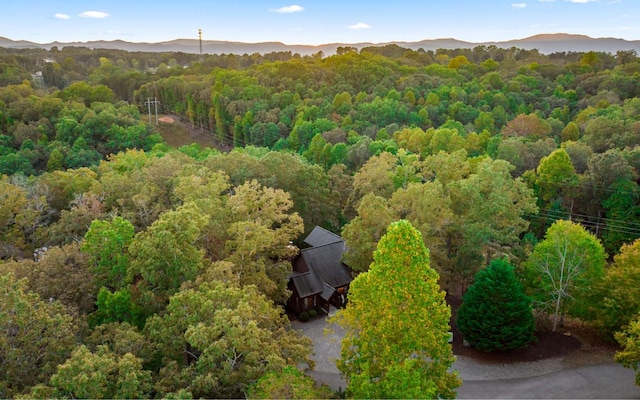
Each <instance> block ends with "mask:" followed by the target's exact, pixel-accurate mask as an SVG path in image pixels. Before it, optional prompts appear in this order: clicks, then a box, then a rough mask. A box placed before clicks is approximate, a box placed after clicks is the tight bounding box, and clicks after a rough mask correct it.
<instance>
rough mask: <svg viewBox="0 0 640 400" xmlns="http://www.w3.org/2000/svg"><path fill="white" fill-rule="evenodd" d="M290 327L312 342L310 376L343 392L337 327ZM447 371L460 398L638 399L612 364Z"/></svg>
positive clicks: (464, 366) (463, 362)
mask: <svg viewBox="0 0 640 400" xmlns="http://www.w3.org/2000/svg"><path fill="white" fill-rule="evenodd" d="M292 326H293V328H295V329H298V330H300V331H301V332H302V333H304V334H305V335H307V336H309V337H310V338H311V339H312V340H313V343H314V353H315V356H314V360H315V361H316V367H315V370H314V371H312V372H311V373H310V375H311V376H312V377H313V378H314V379H316V381H318V382H323V383H326V384H328V385H329V386H331V387H332V388H333V389H334V390H344V388H345V387H346V382H345V381H344V379H342V377H341V376H340V373H339V371H338V369H337V368H336V366H335V360H336V359H337V358H338V357H340V340H341V338H342V335H343V331H342V330H341V329H340V327H337V326H335V325H328V324H327V322H326V320H325V319H317V320H314V321H310V322H307V323H301V322H298V321H294V322H292ZM453 367H454V368H455V369H456V370H458V371H459V372H460V376H461V377H462V381H463V383H462V386H461V387H460V388H458V398H460V399H491V398H493V399H640V387H638V386H635V385H634V383H633V382H634V372H633V371H631V370H629V369H626V368H623V367H622V366H620V365H619V364H616V363H610V364H601V365H589V366H584V367H579V368H573V369H564V367H563V365H562V359H560V358H556V359H551V360H543V361H538V362H535V363H519V364H508V365H486V364H484V365H481V364H478V363H475V362H474V361H473V360H471V359H469V358H459V359H458V360H457V361H456V362H455V364H454V366H453Z"/></svg>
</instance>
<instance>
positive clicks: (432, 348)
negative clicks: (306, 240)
mask: <svg viewBox="0 0 640 400" xmlns="http://www.w3.org/2000/svg"><path fill="white" fill-rule="evenodd" d="M437 281H438V273H437V272H436V271H435V270H433V269H432V268H431V267H430V266H429V251H428V250H427V248H426V247H425V246H424V243H423V241H422V237H421V235H420V232H418V231H417V230H416V229H415V228H414V227H413V226H411V224H410V223H409V222H407V221H405V220H401V221H398V222H394V223H392V224H391V225H390V226H389V228H388V229H387V233H386V234H385V235H384V236H383V237H382V238H381V239H380V242H379V243H378V247H377V249H376V252H375V254H374V262H373V263H372V264H371V267H370V268H369V271H368V272H364V273H362V274H360V275H358V276H357V277H356V278H355V279H354V280H353V282H352V283H351V286H350V290H349V302H348V304H347V307H346V308H345V309H344V310H340V311H339V312H338V314H337V315H336V317H335V321H336V322H338V323H339V324H340V325H342V326H343V327H344V328H345V330H346V331H345V336H344V339H343V341H342V351H341V358H340V359H339V360H338V368H339V369H340V371H341V372H342V373H343V374H344V375H345V376H346V378H347V384H348V386H347V394H348V395H349V396H353V397H355V398H439V397H443V398H453V397H454V396H455V388H456V387H458V386H459V385H460V379H459V378H458V376H457V373H456V372H452V371H450V367H451V364H452V363H453V361H454V359H455V357H454V356H453V353H452V350H451V345H449V344H448V343H447V342H448V339H449V333H448V331H449V319H450V317H451V309H450V308H449V306H448V305H447V304H446V303H445V300H444V296H445V294H444V292H442V291H441V290H440V287H439V286H438V282H437Z"/></svg>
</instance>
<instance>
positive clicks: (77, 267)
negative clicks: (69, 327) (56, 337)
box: [0, 243, 97, 317]
mask: <svg viewBox="0 0 640 400" xmlns="http://www.w3.org/2000/svg"><path fill="white" fill-rule="evenodd" d="M0 271H2V272H4V273H13V274H14V275H15V277H16V278H17V279H22V278H26V281H27V288H28V289H29V290H30V291H31V292H33V293H37V294H38V295H39V296H40V298H42V299H45V300H46V301H49V302H53V301H59V302H60V303H62V304H64V305H65V306H66V307H67V313H69V314H72V315H73V316H75V317H79V316H82V315H84V314H86V313H89V312H91V311H92V310H93V309H94V306H95V304H94V302H95V297H96V294H97V286H96V283H95V281H94V277H93V275H92V274H91V271H90V269H89V266H88V260H87V256H86V255H85V254H83V253H82V252H80V249H79V246H78V244H75V243H74V244H71V245H67V246H62V247H50V248H42V249H39V250H38V251H37V252H36V259H35V260H29V259H26V260H20V261H11V262H7V263H5V264H0Z"/></svg>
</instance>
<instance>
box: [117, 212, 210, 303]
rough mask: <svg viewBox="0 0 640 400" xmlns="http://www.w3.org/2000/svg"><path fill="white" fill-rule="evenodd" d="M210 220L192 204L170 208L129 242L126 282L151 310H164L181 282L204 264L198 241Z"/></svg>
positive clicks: (195, 274)
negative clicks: (131, 285) (197, 245)
mask: <svg viewBox="0 0 640 400" xmlns="http://www.w3.org/2000/svg"><path fill="white" fill-rule="evenodd" d="M206 222H207V219H206V217H205V216H204V215H202V214H201V213H200V212H199V209H198V208H197V207H196V206H195V205H194V204H193V203H187V204H185V205H183V206H181V207H179V208H178V209H176V210H175V211H173V210H172V211H167V212H166V213H164V214H162V215H161V216H160V218H159V219H158V220H157V221H156V222H154V223H153V224H152V225H151V226H150V227H149V228H148V229H147V230H146V231H144V232H140V233H138V234H137V235H136V237H135V238H134V239H133V241H132V242H131V244H130V245H129V254H130V255H131V261H130V263H129V266H128V270H127V281H128V282H130V283H131V284H133V285H135V288H136V290H135V293H136V294H137V296H138V297H137V298H135V299H134V301H136V302H137V303H138V304H139V305H140V306H142V307H143V308H144V309H146V310H147V311H148V312H149V313H152V312H157V311H159V310H161V309H163V308H164V307H165V306H166V304H167V303H168V301H169V297H170V296H171V295H172V294H174V293H175V292H177V291H178V289H179V288H180V285H181V284H182V283H183V282H185V281H188V280H192V279H194V278H195V277H196V276H197V274H198V273H199V272H200V271H201V269H202V267H203V265H204V264H203V263H204V261H203V257H204V254H203V251H202V250H201V249H199V248H198V247H196V246H195V242H196V240H197V239H198V236H199V235H200V232H201V230H202V229H203V227H204V226H205V224H206Z"/></svg>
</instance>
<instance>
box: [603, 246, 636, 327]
mask: <svg viewBox="0 0 640 400" xmlns="http://www.w3.org/2000/svg"><path fill="white" fill-rule="evenodd" d="M598 291H599V293H598V294H597V297H599V301H597V303H596V316H595V317H596V322H597V323H599V324H601V325H602V327H603V328H604V329H605V330H606V331H607V332H614V331H617V330H620V329H625V328H626V327H627V326H628V325H629V323H630V322H631V321H632V320H633V319H634V318H637V317H638V315H640V239H638V240H636V241H635V242H633V243H632V244H626V245H623V246H622V248H621V249H620V254H618V255H616V256H615V257H614V258H613V264H612V265H611V267H610V268H608V269H607V271H606V275H605V277H604V280H603V281H602V285H601V286H600V287H598Z"/></svg>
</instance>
